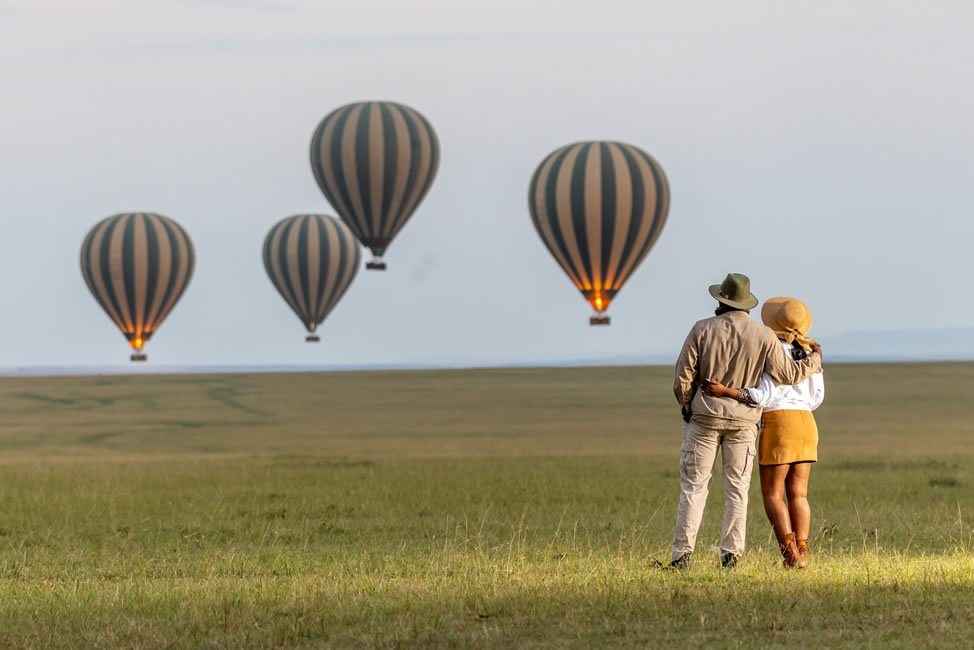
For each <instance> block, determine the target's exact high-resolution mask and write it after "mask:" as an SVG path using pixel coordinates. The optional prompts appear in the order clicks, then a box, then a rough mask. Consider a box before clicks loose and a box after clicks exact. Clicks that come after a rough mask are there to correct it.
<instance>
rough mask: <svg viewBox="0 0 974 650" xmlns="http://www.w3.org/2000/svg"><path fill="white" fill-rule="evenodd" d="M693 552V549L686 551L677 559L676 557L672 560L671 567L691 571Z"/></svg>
mask: <svg viewBox="0 0 974 650" xmlns="http://www.w3.org/2000/svg"><path fill="white" fill-rule="evenodd" d="M692 554H693V552H692V551H691V552H690V553H684V554H683V555H681V556H680V557H678V558H677V559H675V560H673V561H672V562H670V568H671V569H678V570H680V571H689V570H690V556H691V555H692Z"/></svg>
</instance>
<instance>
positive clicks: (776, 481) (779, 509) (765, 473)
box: [760, 465, 793, 540]
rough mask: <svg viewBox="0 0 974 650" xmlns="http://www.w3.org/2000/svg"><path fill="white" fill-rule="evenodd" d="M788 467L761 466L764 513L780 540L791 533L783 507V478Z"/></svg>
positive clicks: (789, 522) (788, 516)
mask: <svg viewBox="0 0 974 650" xmlns="http://www.w3.org/2000/svg"><path fill="white" fill-rule="evenodd" d="M789 469H790V466H788V465H761V468H760V472H761V496H762V498H763V499H764V512H765V513H766V514H767V515H768V520H769V521H770V522H771V527H772V528H774V533H775V535H776V536H777V537H778V539H779V540H780V539H781V538H782V537H784V536H785V535H787V534H788V533H791V532H793V531H792V527H791V526H792V525H791V515H790V514H789V512H788V506H786V505H785V500H784V496H785V477H786V476H788V470H789Z"/></svg>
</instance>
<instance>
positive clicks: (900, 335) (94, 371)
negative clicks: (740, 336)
mask: <svg viewBox="0 0 974 650" xmlns="http://www.w3.org/2000/svg"><path fill="white" fill-rule="evenodd" d="M821 343H822V347H823V348H824V349H825V357H826V361H827V362H829V363H836V362H839V363H842V362H867V361H878V362H890V361H970V360H974V328H954V329H926V330H900V331H885V332H865V331H861V332H860V331H854V332H847V333H845V334H840V335H838V336H830V337H824V338H822V339H821ZM678 354H679V350H670V351H666V352H650V353H646V354H635V355H618V356H605V357H592V358H584V359H542V358H536V359H497V360H487V359H475V358H471V359H462V360H452V361H441V360H430V361H429V362H422V361H416V362H410V363H392V364H385V365H383V364H362V365H351V364H343V365H297V364H290V365H284V364H281V365H249V366H244V365H240V366H231V365H185V366H174V365H168V366H167V365H160V364H144V365H143V364H120V365H113V366H57V367H55V366H50V367H39V366H25V367H17V368H0V376H7V377H11V376H54V375H98V374H120V373H125V374H129V373H131V374H145V373H148V374H162V373H167V374H168V373H172V374H176V373H224V372H329V371H341V370H429V369H447V368H490V367H538V366H542V367H568V366H630V365H671V364H672V363H674V362H675V361H676V357H677V355H678Z"/></svg>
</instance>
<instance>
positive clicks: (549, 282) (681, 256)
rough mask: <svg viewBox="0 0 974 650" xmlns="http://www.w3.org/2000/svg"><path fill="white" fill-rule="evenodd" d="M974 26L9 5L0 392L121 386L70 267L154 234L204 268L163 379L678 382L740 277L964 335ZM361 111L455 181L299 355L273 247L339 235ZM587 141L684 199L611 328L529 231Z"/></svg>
mask: <svg viewBox="0 0 974 650" xmlns="http://www.w3.org/2000/svg"><path fill="white" fill-rule="evenodd" d="M972 19H974V9H972V8H970V5H969V3H963V2H937V1H932V2H926V3H916V2H912V1H910V2H907V1H897V0H883V1H880V0H862V1H860V2H855V3H849V2H844V1H843V2H839V1H822V2H816V3H784V2H780V1H771V0H769V1H766V2H765V1H755V0H739V1H738V2H734V3H727V2H720V1H717V0H714V1H710V2H703V1H693V0H685V1H681V2H673V1H670V2H657V1H655V0H653V1H650V0H628V1H626V0H601V1H600V2H591V1H588V0H586V1H584V2H578V1H576V0H560V1H558V2H530V1H529V0H412V1H402V2H396V1H394V0H357V1H356V2H340V3H339V2H315V1H311V0H280V1H278V2H275V1H272V0H236V1H234V0H208V1H206V0H197V1H194V0H165V1H163V0H158V1H153V0H86V1H85V2H68V1H65V0H62V1H61V2H46V1H44V0H0V71H2V74H0V114H2V116H3V119H2V120H0V219H2V224H3V237H2V241H3V255H2V256H0V281H2V283H3V284H2V287H3V302H2V305H3V312H2V318H0V366H8V367H9V366H29V365H89V364H97V365H103V364H112V363H119V364H122V363H127V361H126V360H127V357H128V352H127V347H126V344H125V341H124V339H123V338H122V336H121V335H120V334H119V333H118V332H117V330H115V329H114V326H113V325H112V323H111V322H110V321H109V319H108V317H107V316H105V314H104V313H103V312H102V311H101V310H100V308H99V307H98V306H97V304H96V303H95V301H94V300H93V299H92V297H91V296H90V295H89V293H88V290H87V288H86V287H85V285H84V282H83V280H82V278H81V274H80V271H79V263H78V254H79V247H80V244H81V240H82V238H83V237H84V235H85V233H86V232H87V230H88V229H89V228H90V227H91V226H92V225H93V224H94V223H95V222H97V221H98V220H100V219H101V218H103V217H105V216H108V215H110V214H114V213H117V212H122V211H134V210H145V211H154V212H159V213H161V214H165V215H167V216H170V217H172V218H174V219H176V220H177V221H179V222H180V223H181V224H182V225H183V226H184V227H185V228H186V230H187V231H188V232H189V233H190V235H191V237H192V238H193V240H194V242H195V246H196V250H197V255H198V263H197V268H196V274H195V276H194V278H193V281H192V283H191V285H190V287H189V289H188V291H187V293H186V294H185V295H184V297H183V299H182V301H181V302H180V303H179V304H178V305H177V306H176V309H175V310H174V311H173V312H172V313H171V314H170V316H169V318H168V320H167V321H166V322H165V323H164V324H163V327H162V328H161V330H160V331H159V333H158V334H157V335H156V337H155V338H154V339H153V340H152V341H151V342H150V344H149V345H148V346H147V348H146V351H147V352H148V354H149V357H150V359H151V363H156V364H187V363H205V364H278V363H283V364H291V363H310V364H332V363H335V364H347V363H363V364H364V363H403V362H435V363H454V364H463V363H502V362H509V361H550V360H559V359H561V360H567V359H589V358H603V357H605V358H609V357H615V356H620V355H640V354H647V353H653V352H660V351H670V350H675V349H677V348H678V347H679V345H680V343H681V342H682V340H683V337H684V336H685V334H686V331H687V329H688V328H689V327H690V325H691V324H692V322H693V321H694V320H696V319H698V318H701V317H704V316H706V315H708V314H709V313H710V312H711V310H712V304H711V300H710V298H709V296H708V294H707V285H709V284H711V283H715V282H719V281H720V280H721V279H722V277H723V276H724V274H725V273H727V272H729V271H734V272H741V273H747V274H749V275H750V276H751V278H752V281H753V287H754V292H755V294H757V295H758V296H759V297H760V298H765V297H771V296H773V295H782V294H783V295H793V296H796V297H799V298H801V299H803V300H804V301H805V302H807V303H808V304H809V306H810V307H811V308H812V310H813V312H814V314H815V328H814V330H813V334H817V335H819V336H829V335H836V334H839V333H841V332H845V331H849V330H864V329H865V330H868V329H877V330H888V329H910V328H933V327H967V326H974V301H971V300H969V299H968V295H967V287H968V286H969V285H970V278H971V276H972V272H971V270H970V252H969V251H970V248H969V241H970V240H971V238H972V236H974V220H972V219H971V218H970V216H969V212H970V210H971V205H972V203H974V183H972V182H971V178H972V176H974V157H972V155H971V151H972V150H974V121H972V120H971V115H972V114H974V77H972V76H971V74H970V70H969V65H970V61H971V60H974V41H972V40H971V39H970V38H969V33H968V32H969V29H968V26H969V25H970V24H971V20H972ZM363 99H392V100H396V101H401V102H404V103H407V104H410V105H412V106H414V107H415V108H417V109H419V110H420V111H422V112H423V113H424V114H425V115H426V116H427V117H428V118H429V120H430V121H431V122H432V123H433V125H434V126H435V128H436V130H437V132H438V134H439V139H440V143H441V154H442V159H441V166H440V171H439V174H438V177H437V179H436V182H435V184H434V186H433V188H432V190H431V192H430V194H429V195H428V196H427V198H426V200H425V202H424V203H423V204H422V205H421V206H420V209H419V210H418V211H417V213H416V214H415V215H414V216H413V218H412V220H411V221H410V222H409V223H408V224H407V225H406V227H405V228H404V230H403V231H402V232H401V233H400V235H399V237H398V238H397V240H396V241H395V242H394V244H393V246H392V247H391V249H390V251H389V254H388V257H387V260H388V263H389V271H388V272H386V273H384V274H382V273H374V272H371V273H366V272H364V271H363V272H360V273H359V276H358V278H357V279H356V281H355V282H354V284H353V285H352V288H351V290H350V291H349V293H348V294H347V295H346V296H345V298H344V299H343V300H342V302H341V303H340V304H339V305H338V307H337V308H336V309H335V311H334V312H332V314H331V315H330V316H329V318H328V319H327V320H326V321H325V323H324V325H323V326H322V328H321V330H320V332H321V334H322V343H320V344H319V345H317V346H312V345H307V344H305V343H304V341H303V338H304V337H303V330H302V327H301V325H300V323H299V322H298V319H297V318H296V317H295V316H294V315H293V314H292V313H291V312H290V311H289V310H288V308H287V307H286V305H285V303H284V301H283V300H282V299H281V298H280V297H279V296H278V294H277V293H276V292H275V291H274V289H273V288H272V286H271V284H270V283H269V281H268V280H267V278H266V276H265V274H264V270H263V267H262V265H261V261H260V245H261V242H262V239H263V237H264V235H265V233H266V232H267V230H268V229H269V228H270V226H271V225H273V224H274V223H275V222H276V221H277V220H278V219H280V218H282V217H284V216H288V215H291V214H294V213H298V212H315V211H317V212H331V209H330V207H329V206H328V205H327V203H326V202H325V200H324V198H323V197H322V195H321V194H320V192H319V191H318V188H317V186H316V184H315V182H314V179H313V177H312V175H311V171H310V168H309V164H308V144H309V139H310V136H311V133H312V131H313V130H314V127H315V126H316V125H317V123H318V121H319V120H320V119H321V118H322V117H323V116H324V115H325V114H326V113H328V112H329V111H331V110H332V109H333V108H335V107H337V106H339V105H341V104H344V103H348V102H350V101H357V100H363ZM583 139H614V140H622V141H625V142H630V143H633V144H635V145H638V146H640V147H642V148H643V149H645V150H647V151H649V152H650V153H651V154H653V155H654V156H655V157H656V158H657V159H658V160H659V161H660V162H661V164H662V165H663V167H664V169H665V170H666V173H667V175H668V177H669V180H670V185H671V188H672V193H673V201H672V208H671V211H670V216H669V220H668V223H667V226H666V228H665V230H664V232H663V234H662V236H661V238H660V240H659V241H658V243H657V245H656V247H655V249H654V250H653V252H652V253H651V254H650V256H649V257H648V258H647V259H646V260H645V261H644V262H643V264H642V266H641V267H640V268H639V269H638V271H637V272H636V273H635V274H634V276H633V277H632V278H631V279H630V281H629V283H628V284H627V285H626V286H625V287H624V289H623V290H622V292H621V293H620V295H619V297H618V298H617V300H616V302H615V303H614V304H613V306H612V309H611V312H610V313H611V316H612V319H613V324H612V325H611V326H610V327H603V328H591V327H589V325H588V315H589V309H588V306H587V304H586V303H585V301H584V300H583V299H582V297H581V296H580V295H579V294H578V293H577V292H576V290H575V289H574V288H573V286H572V285H571V283H570V282H569V281H568V279H567V277H566V276H565V275H564V274H563V272H562V271H561V270H560V268H559V267H558V266H557V265H556V264H555V262H554V261H553V260H552V259H551V258H550V257H549V255H548V253H547V251H546V250H545V249H544V247H543V246H542V244H541V242H540V240H539V239H538V237H537V235H536V234H535V232H534V230H533V228H532V226H531V223H530V220H529V217H528V212H527V201H526V191H527V183H528V179H529V177H530V175H531V173H532V171H533V169H534V167H535V165H536V164H537V163H538V162H539V161H540V160H541V159H542V158H543V157H544V156H545V155H546V154H547V153H549V152H550V151H551V150H553V149H555V148H557V147H558V146H561V145H563V144H566V143H568V142H572V141H576V140H583Z"/></svg>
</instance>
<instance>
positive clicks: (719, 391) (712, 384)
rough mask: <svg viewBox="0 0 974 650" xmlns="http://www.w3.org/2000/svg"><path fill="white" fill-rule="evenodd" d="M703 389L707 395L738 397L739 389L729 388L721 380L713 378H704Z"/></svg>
mask: <svg viewBox="0 0 974 650" xmlns="http://www.w3.org/2000/svg"><path fill="white" fill-rule="evenodd" d="M700 387H701V388H702V389H703V392H704V394H705V395H709V396H710V397H732V398H734V399H736V398H737V389H736V388H728V387H727V386H724V385H723V384H722V383H720V382H719V381H714V380H713V379H706V380H704V382H703V384H701V386H700Z"/></svg>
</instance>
